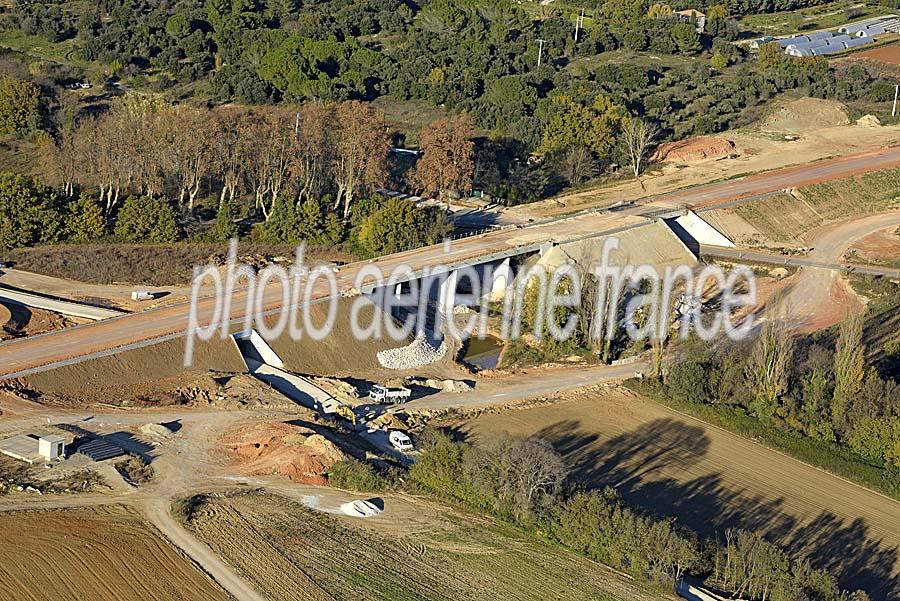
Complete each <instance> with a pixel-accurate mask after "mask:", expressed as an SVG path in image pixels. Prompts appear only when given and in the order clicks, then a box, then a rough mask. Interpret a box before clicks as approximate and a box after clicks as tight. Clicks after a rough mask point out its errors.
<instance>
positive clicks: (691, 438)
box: [535, 419, 900, 600]
mask: <svg viewBox="0 0 900 601" xmlns="http://www.w3.org/2000/svg"><path fill="white" fill-rule="evenodd" d="M535 436H537V437H540V438H543V439H545V440H547V441H548V442H550V443H551V444H552V445H553V446H554V448H556V450H557V451H558V452H559V453H560V454H561V455H562V456H563V458H564V459H565V461H566V464H567V465H568V467H569V469H570V477H571V479H572V480H573V481H575V482H576V483H580V484H582V485H584V486H585V487H586V488H588V489H592V488H604V487H607V486H610V487H612V488H614V489H615V490H616V491H617V492H618V493H619V495H620V496H621V498H622V500H623V501H624V502H625V503H626V504H628V505H630V506H634V507H639V508H642V509H645V510H648V511H651V512H653V513H655V514H657V515H660V516H666V517H673V518H675V519H676V521H677V523H679V524H682V525H684V526H686V527H688V528H690V529H691V530H693V531H695V532H698V533H699V534H700V535H701V536H703V537H706V538H713V539H718V540H722V539H723V538H724V533H725V530H726V529H728V528H740V529H743V530H749V531H754V532H758V533H760V534H762V535H764V536H765V537H766V538H767V539H768V540H770V541H772V542H774V543H776V544H778V545H780V546H782V547H783V548H785V549H786V550H788V551H789V552H791V553H792V554H794V555H796V556H806V557H808V558H809V560H810V562H811V563H812V565H813V566H814V567H816V568H825V569H828V571H829V572H831V573H832V574H834V575H835V576H836V577H837V578H838V580H839V582H840V583H841V585H842V586H843V587H844V588H847V589H850V590H855V589H858V588H863V589H865V590H866V591H867V592H868V593H869V594H870V595H871V596H872V598H873V599H876V600H878V599H881V600H887V599H897V598H900V597H898V595H900V579H898V577H897V576H896V575H894V574H893V571H894V565H895V562H896V561H897V558H898V549H897V548H896V547H886V546H883V545H882V544H881V539H878V538H875V537H874V536H872V534H871V532H870V527H869V526H868V525H867V524H866V523H865V521H864V520H862V519H857V520H854V521H852V522H845V521H844V520H843V519H842V518H840V517H838V516H836V515H834V514H832V513H829V512H827V511H822V512H821V513H820V515H819V516H818V517H816V518H815V519H814V520H813V521H812V522H810V523H807V524H803V525H801V524H799V523H798V519H801V518H803V517H805V516H801V515H791V514H790V513H788V512H787V511H786V510H785V507H784V498H773V497H771V496H764V495H762V494H759V493H756V492H754V491H750V490H747V489H746V488H743V487H740V486H735V485H734V484H733V483H725V482H724V479H723V474H722V473H721V472H717V471H715V470H713V469H710V467H709V466H704V465H702V464H701V460H703V458H704V457H705V456H706V455H707V453H708V452H709V446H710V439H709V437H708V436H707V435H706V433H705V432H704V430H703V428H701V427H699V426H695V425H692V424H689V423H685V422H682V421H680V420H677V419H658V420H654V421H652V422H648V423H646V424H643V425H641V426H640V427H638V428H636V429H634V430H632V431H630V432H627V433H624V434H621V435H618V436H614V437H612V438H608V439H602V438H601V435H599V434H597V433H596V432H593V431H585V430H584V429H582V425H581V422H580V421H578V420H567V421H561V422H558V423H556V424H553V425H551V426H548V427H545V428H544V429H542V430H541V431H539V432H538V433H536V434H535ZM898 515H900V513H898Z"/></svg>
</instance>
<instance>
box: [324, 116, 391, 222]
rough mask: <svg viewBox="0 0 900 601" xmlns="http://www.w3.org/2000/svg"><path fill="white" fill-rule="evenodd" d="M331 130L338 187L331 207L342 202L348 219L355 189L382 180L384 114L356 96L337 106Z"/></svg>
mask: <svg viewBox="0 0 900 601" xmlns="http://www.w3.org/2000/svg"><path fill="white" fill-rule="evenodd" d="M333 131H334V155H333V158H332V165H333V175H334V179H335V187H336V188H337V195H336V198H335V205H334V208H335V209H337V208H338V207H340V206H341V204H343V206H344V219H347V218H348V217H349V216H350V207H351V206H352V204H353V199H354V198H355V197H356V193H357V192H358V191H359V190H360V189H364V188H370V187H372V186H374V185H376V184H378V183H380V182H382V181H383V180H384V177H385V174H386V171H387V156H388V152H389V150H390V140H389V138H388V134H387V131H386V129H385V126H384V116H383V115H382V114H381V113H380V112H379V111H377V110H376V109H375V108H374V107H372V106H371V105H370V104H366V103H364V102H359V101H358V100H350V101H347V102H342V103H341V104H339V105H338V106H337V109H336V110H335V123H334V128H333Z"/></svg>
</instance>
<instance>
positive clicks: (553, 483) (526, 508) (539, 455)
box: [506, 438, 566, 515]
mask: <svg viewBox="0 0 900 601" xmlns="http://www.w3.org/2000/svg"><path fill="white" fill-rule="evenodd" d="M507 464H508V475H507V478H506V489H507V492H508V493H509V494H511V496H512V497H513V498H514V499H515V500H516V505H517V509H518V511H519V512H520V514H521V515H527V514H528V513H530V512H531V511H533V510H534V508H535V507H536V506H537V504H538V501H539V500H540V499H541V498H543V497H545V496H554V495H556V494H557V493H559V490H560V488H561V487H562V484H563V481H564V480H565V478H566V467H565V464H564V463H563V460H562V457H560V455H559V453H557V452H556V450H555V449H554V448H553V446H552V445H551V444H550V443H549V442H547V441H546V440H544V439H542V438H529V439H528V440H523V441H522V442H520V443H518V444H516V445H513V446H512V447H511V448H510V450H509V458H508V463H507Z"/></svg>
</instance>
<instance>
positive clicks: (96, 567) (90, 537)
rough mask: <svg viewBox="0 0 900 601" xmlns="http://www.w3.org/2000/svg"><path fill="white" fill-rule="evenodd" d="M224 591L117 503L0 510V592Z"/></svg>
mask: <svg viewBox="0 0 900 601" xmlns="http://www.w3.org/2000/svg"><path fill="white" fill-rule="evenodd" d="M229 598H230V597H229V596H228V595H227V594H226V593H225V592H224V591H222V590H221V589H220V588H219V587H218V585H217V584H215V583H214V582H213V581H212V580H211V579H210V578H209V577H208V576H206V575H205V574H203V573H202V572H201V571H199V570H198V569H196V568H195V567H194V566H193V565H192V564H191V563H190V562H189V561H187V560H186V559H184V558H183V557H182V556H181V555H179V553H178V552H177V551H175V549H173V548H172V547H170V546H169V545H168V544H167V543H166V542H165V541H163V540H162V539H161V538H160V537H159V536H158V535H157V534H156V533H154V532H153V531H152V530H150V529H149V528H148V527H147V526H145V525H144V523H143V522H142V521H141V520H140V518H139V517H138V516H137V515H136V514H134V513H132V512H131V511H130V510H128V509H125V508H123V507H120V506H109V507H93V508H89V509H72V510H58V511H29V512H13V513H2V514H0V599H16V600H17V601H30V600H34V601H40V600H43V599H85V600H87V599H120V600H122V601H132V600H133V601H156V600H169V599H171V600H180V599H192V600H197V601H206V600H225V599H229Z"/></svg>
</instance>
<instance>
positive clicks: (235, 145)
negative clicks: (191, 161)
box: [213, 107, 253, 202]
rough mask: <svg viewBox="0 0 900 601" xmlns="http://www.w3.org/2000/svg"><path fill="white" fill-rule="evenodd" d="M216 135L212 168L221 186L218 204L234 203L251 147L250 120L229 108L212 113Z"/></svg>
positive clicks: (236, 109) (241, 183)
mask: <svg viewBox="0 0 900 601" xmlns="http://www.w3.org/2000/svg"><path fill="white" fill-rule="evenodd" d="M215 119H216V126H215V127H216V131H217V132H218V135H217V136H216V139H215V144H214V146H213V166H214V170H215V172H216V175H217V178H218V180H219V182H220V184H221V186H222V192H221V194H220V195H219V201H220V202H221V201H224V200H225V199H226V198H227V199H228V200H229V201H231V202H234V199H235V197H236V196H238V195H239V194H241V193H242V191H243V183H244V176H245V172H246V170H247V162H248V160H249V157H250V154H251V153H252V151H253V148H252V147H251V145H250V136H249V135H248V134H249V132H250V130H251V116H250V113H249V112H248V111H246V110H245V109H242V108H237V107H229V108H222V109H218V110H217V111H216V112H215Z"/></svg>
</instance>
